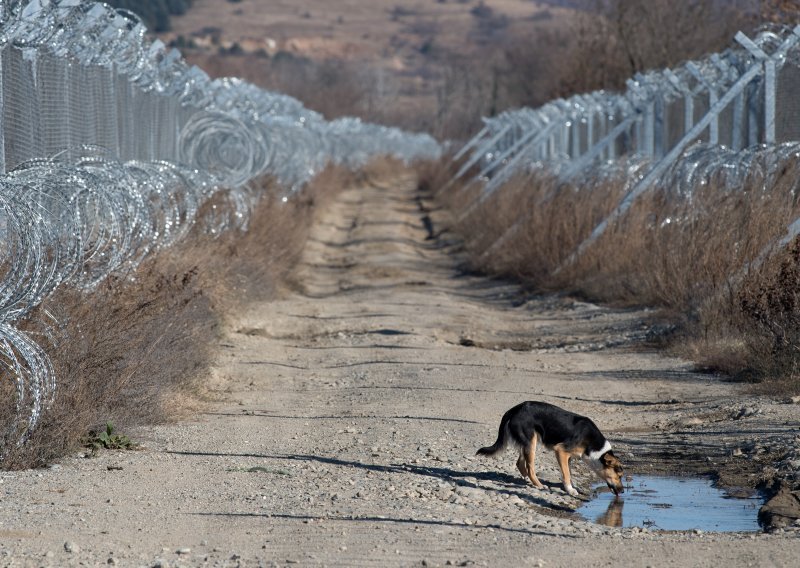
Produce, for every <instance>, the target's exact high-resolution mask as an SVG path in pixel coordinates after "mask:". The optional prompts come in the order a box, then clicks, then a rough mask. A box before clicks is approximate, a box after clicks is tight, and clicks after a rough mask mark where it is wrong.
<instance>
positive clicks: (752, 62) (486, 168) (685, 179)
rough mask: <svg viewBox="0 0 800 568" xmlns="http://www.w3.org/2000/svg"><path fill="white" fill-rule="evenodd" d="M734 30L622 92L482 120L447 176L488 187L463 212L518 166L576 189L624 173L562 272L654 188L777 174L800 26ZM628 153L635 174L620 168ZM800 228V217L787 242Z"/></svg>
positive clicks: (799, 107) (789, 139) (793, 109)
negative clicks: (696, 56)
mask: <svg viewBox="0 0 800 568" xmlns="http://www.w3.org/2000/svg"><path fill="white" fill-rule="evenodd" d="M735 39H736V44H735V45H734V46H733V47H731V48H729V49H727V50H725V51H724V52H722V53H715V54H711V55H709V56H708V57H705V58H703V59H700V60H697V61H689V62H687V63H685V64H684V65H682V66H681V67H679V68H676V69H664V70H658V71H650V72H647V73H639V74H637V75H636V76H634V77H632V78H631V79H629V80H628V81H627V89H626V90H625V92H623V93H608V92H605V91H596V92H593V93H588V94H581V95H576V96H573V97H571V98H569V99H558V100H555V101H551V102H549V103H547V104H545V105H544V106H542V107H539V108H537V109H529V108H523V109H518V110H513V111H507V112H504V113H501V114H499V115H497V116H495V117H490V118H484V119H483V122H484V126H483V128H482V129H481V131H480V132H479V133H478V134H476V135H475V136H474V137H473V138H472V139H471V140H469V141H468V142H467V143H466V144H465V145H464V146H463V147H462V148H461V150H459V151H458V153H457V154H456V156H457V159H459V160H462V165H461V167H460V169H459V170H458V172H457V173H456V174H455V176H454V178H453V180H452V181H451V183H452V182H455V181H456V180H461V181H462V182H463V183H464V184H465V187H471V186H473V185H479V186H480V190H479V192H478V194H477V197H476V198H475V199H474V200H473V202H472V203H469V204H467V206H466V207H465V208H464V209H463V212H462V218H464V217H466V216H467V215H469V214H471V213H472V212H473V211H475V209H476V208H477V207H478V206H479V205H481V204H482V203H484V202H485V201H486V200H487V199H489V198H490V197H491V196H492V195H493V193H494V192H495V191H498V190H500V189H501V188H502V187H503V186H504V184H505V182H506V181H508V180H509V179H511V178H512V177H513V176H517V175H526V174H529V173H531V172H535V171H544V172H547V173H548V174H549V175H555V176H556V177H557V178H558V179H559V181H562V182H569V184H570V185H571V186H573V187H577V188H581V187H583V188H587V187H591V186H592V184H593V183H594V182H595V181H597V180H598V179H602V178H603V177H605V176H608V175H612V176H616V178H615V179H616V180H620V179H622V180H623V197H622V199H621V201H620V202H619V203H618V205H617V207H615V208H614V209H613V210H612V212H611V213H610V214H609V215H608V216H607V217H606V218H605V219H603V220H602V221H601V222H600V223H599V224H598V225H597V226H596V227H595V228H594V230H593V231H592V232H591V234H590V235H589V236H588V237H587V238H586V239H585V240H584V241H583V242H582V243H580V244H579V245H578V247H577V248H576V250H575V251H574V252H573V253H572V254H571V255H570V256H569V257H568V258H567V259H566V260H565V262H564V263H563V264H562V265H561V266H560V267H559V268H558V269H557V270H556V272H558V271H560V270H561V269H562V268H563V267H565V266H567V265H569V264H571V263H572V262H574V261H575V260H576V259H577V258H578V257H579V256H580V255H581V254H582V253H583V251H584V250H586V248H587V247H589V246H590V245H591V244H592V243H593V242H594V241H595V240H596V239H598V238H599V237H600V236H601V235H602V234H603V233H604V232H605V230H606V228H607V227H608V226H609V225H610V224H611V223H613V222H615V221H616V220H617V219H619V218H620V217H621V216H622V215H624V214H625V213H626V212H627V210H628V209H629V208H630V206H631V205H632V204H633V202H634V201H635V200H636V199H637V198H638V197H639V196H640V195H641V194H643V193H644V192H646V191H648V190H650V189H653V188H655V187H658V188H662V189H663V190H665V191H666V192H667V194H668V195H671V196H673V197H674V198H683V199H690V198H691V196H692V194H693V192H695V191H696V190H697V189H698V188H700V187H702V186H703V185H704V184H706V183H708V181H709V180H710V179H711V178H712V177H713V178H714V180H715V181H717V182H719V183H721V186H722V187H723V188H724V189H725V190H735V189H736V188H737V187H741V186H742V184H743V183H744V181H745V180H746V179H751V178H752V176H754V175H758V176H760V179H762V180H770V179H774V178H775V176H776V175H777V172H779V170H780V168H781V167H782V166H781V164H783V163H785V162H786V160H787V159H789V158H790V157H793V156H795V154H796V152H797V151H798V147H797V142H796V141H798V140H800V102H798V101H800V99H798V97H797V93H798V91H800V26H797V27H796V28H794V29H789V28H783V27H777V28H774V29H766V30H763V31H761V32H760V33H759V34H758V35H757V36H756V37H755V38H753V39H751V38H749V37H748V36H746V35H745V34H743V33H742V32H739V33H738V34H736V38H735ZM621 160H622V161H621ZM631 163H633V164H636V167H635V172H628V174H627V175H626V176H621V177H620V176H619V172H621V171H625V170H629V166H628V165H626V164H631ZM616 164H620V165H621V167H618V166H617V165H616ZM521 222H522V221H517V223H516V224H519V223H521ZM516 228H517V227H515V226H512V227H510V228H509V229H508V230H507V231H506V232H505V233H504V234H503V236H502V237H501V239H500V241H498V242H502V241H504V240H506V239H507V238H508V235H509V234H511V233H513V231H514V230H515V229H516ZM798 231H800V220H798V221H796V222H794V223H792V225H791V226H790V227H789V230H788V232H787V236H786V237H785V238H784V239H783V240H782V242H784V241H786V242H788V241H787V239H789V238H793V236H795V235H796V234H798ZM498 242H495V243H494V244H493V245H492V247H490V249H489V250H493V249H494V248H496V246H498Z"/></svg>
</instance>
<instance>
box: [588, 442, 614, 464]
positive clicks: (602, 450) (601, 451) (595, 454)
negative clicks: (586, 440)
mask: <svg viewBox="0 0 800 568" xmlns="http://www.w3.org/2000/svg"><path fill="white" fill-rule="evenodd" d="M610 451H611V444H610V443H609V441H608V440H606V443H605V444H603V447H602V448H600V449H599V450H597V451H596V452H589V453H588V454H587V455H588V456H589V459H590V460H593V461H599V460H600V457H601V456H602V455H603V454H604V453H606V452H610Z"/></svg>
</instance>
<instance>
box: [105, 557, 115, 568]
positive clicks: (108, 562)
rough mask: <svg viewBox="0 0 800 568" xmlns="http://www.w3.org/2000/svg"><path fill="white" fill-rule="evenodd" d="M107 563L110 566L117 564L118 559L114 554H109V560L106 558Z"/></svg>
mask: <svg viewBox="0 0 800 568" xmlns="http://www.w3.org/2000/svg"><path fill="white" fill-rule="evenodd" d="M106 564H108V565H109V566H116V564H117V559H116V558H114V557H113V556H109V557H108V560H106Z"/></svg>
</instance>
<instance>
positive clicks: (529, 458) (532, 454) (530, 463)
mask: <svg viewBox="0 0 800 568" xmlns="http://www.w3.org/2000/svg"><path fill="white" fill-rule="evenodd" d="M538 438H539V436H538V435H537V434H536V432H534V433H533V436H532V437H531V443H530V444H529V445H528V447H527V448H525V450H524V452H525V469H526V470H527V473H528V477H529V478H530V480H531V483H533V485H534V486H535V487H536V488H537V489H544V485H542V482H541V481H539V478H538V477H536V467H535V465H536V443H537V442H538ZM517 466H518V467H519V462H517ZM523 475H524V474H523Z"/></svg>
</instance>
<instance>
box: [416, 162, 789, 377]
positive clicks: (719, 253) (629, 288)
mask: <svg viewBox="0 0 800 568" xmlns="http://www.w3.org/2000/svg"><path fill="white" fill-rule="evenodd" d="M798 167H800V164H798V163H797V161H796V160H789V161H787V163H786V164H785V165H784V167H783V169H782V170H781V172H780V173H779V175H777V176H776V177H772V178H769V179H765V178H763V177H762V176H761V175H759V174H753V175H752V176H751V177H750V178H749V179H747V180H746V181H745V183H744V184H743V185H742V186H740V187H737V188H735V189H730V188H728V187H727V184H726V183H725V180H724V179H721V178H715V177H714V176H711V178H709V179H707V180H706V183H705V184H704V185H702V186H700V187H699V188H697V189H696V190H695V191H694V192H693V193H692V194H691V195H689V196H678V195H673V194H670V193H668V192H666V191H663V190H654V191H651V192H649V193H646V194H645V195H643V196H641V197H640V198H639V199H637V200H636V201H635V202H634V205H633V206H632V207H631V208H630V210H629V211H628V212H627V213H626V214H625V215H623V216H622V217H621V218H619V219H617V220H616V221H615V222H613V223H611V224H610V225H609V226H608V228H607V229H606V231H605V232H604V233H603V235H602V236H601V237H600V238H598V239H596V240H595V241H594V242H592V244H591V245H589V246H588V247H586V248H585V249H583V250H582V251H581V254H579V255H577V256H573V255H574V253H575V251H576V249H577V247H578V246H579V245H580V244H581V243H583V242H584V241H585V239H586V238H587V237H588V236H589V235H590V234H591V231H592V230H593V229H594V228H595V227H596V226H597V225H598V224H599V223H600V222H601V221H602V220H603V219H605V218H606V217H607V216H608V214H609V213H610V212H611V211H612V210H613V209H614V208H615V207H616V206H617V204H618V203H619V202H620V200H621V198H622V197H623V195H624V192H625V184H624V180H623V179H618V180H615V179H614V178H605V179H603V180H602V181H598V182H596V183H593V184H590V185H583V186H581V187H575V186H572V185H570V184H564V183H560V182H559V181H558V180H557V179H555V178H553V177H549V176H547V175H545V174H542V173H535V174H532V175H529V176H525V177H523V176H518V177H517V178H515V179H512V180H510V181H509V182H507V183H506V184H504V185H503V187H501V188H499V189H498V190H497V191H495V192H494V193H493V194H491V195H489V196H488V197H487V196H485V198H484V199H483V201H481V200H480V196H481V189H482V186H483V183H482V182H475V183H472V184H465V183H466V182H464V181H457V182H456V183H451V182H450V181H449V180H447V179H446V178H447V175H448V174H449V175H451V176H452V166H451V167H450V168H445V167H441V166H440V167H439V168H438V169H435V168H432V169H431V170H430V171H431V172H433V173H432V174H429V175H428V178H427V179H428V181H427V182H426V183H433V184H439V190H438V191H437V190H436V189H434V193H435V194H436V195H437V198H438V199H439V201H440V203H441V204H442V205H443V206H445V207H447V208H449V209H450V211H451V215H452V217H453V220H454V221H453V228H454V229H455V230H456V232H458V233H459V234H460V235H461V236H462V238H463V241H464V246H465V248H466V251H467V252H468V254H469V259H470V260H469V262H470V267H471V268H473V269H475V270H478V271H481V272H484V273H487V274H491V275H497V276H502V277H510V278H515V279H517V280H519V281H520V282H522V283H524V284H525V285H526V286H529V287H531V288H533V289H535V290H537V291H565V292H568V293H572V294H576V295H579V296H581V297H585V298H587V299H590V300H594V301H601V302H606V303H611V304H615V305H620V304H621V305H639V306H654V307H657V308H660V309H661V314H660V317H667V318H669V320H670V321H671V322H672V323H673V324H674V325H677V328H678V329H679V331H680V333H679V334H678V335H677V336H676V337H677V338H679V339H678V340H677V341H678V342H679V343H680V345H681V347H679V348H678V349H680V350H681V352H682V354H684V355H688V356H691V357H692V358H694V359H695V360H696V361H697V362H698V364H699V365H700V366H701V367H703V368H707V369H711V370H715V371H722V372H725V373H728V374H731V375H737V376H739V377H740V378H743V377H748V378H750V379H757V380H762V379H763V380H769V381H772V384H777V382H780V381H784V383H781V384H785V381H786V380H788V381H789V383H792V382H794V383H795V384H796V383H797V381H796V379H793V377H796V376H797V365H798V362H800V359H798V356H797V355H798V354H797V351H798V345H800V319H798V318H800V296H798V292H797V291H796V282H797V281H798V278H797V277H798V276H800V252H798V251H800V245H797V243H795V245H794V246H795V248H792V249H789V250H788V251H786V252H784V253H781V256H778V257H775V259H773V260H772V261H770V262H768V263H766V264H763V265H762V264H761V263H762V262H764V259H765V258H770V257H769V254H768V252H769V251H770V246H771V243H774V242H776V241H777V239H779V238H780V237H781V236H782V235H783V234H784V232H785V228H786V227H787V226H788V225H789V223H790V222H792V221H793V220H794V219H796V218H798V217H800V206H798V203H797V198H796V196H797V188H796V185H797V184H796V180H797V169H798ZM464 177H465V178H466V179H469V175H466V176H464ZM443 178H444V179H443ZM778 259H780V260H778ZM776 263H777V264H776ZM757 267H761V268H757ZM792 283H794V286H792ZM787 378H788V379H787ZM776 381H777V382H776Z"/></svg>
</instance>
